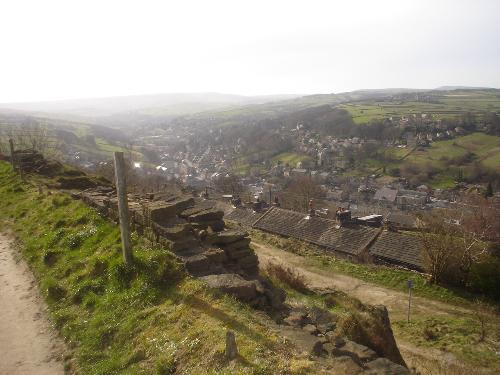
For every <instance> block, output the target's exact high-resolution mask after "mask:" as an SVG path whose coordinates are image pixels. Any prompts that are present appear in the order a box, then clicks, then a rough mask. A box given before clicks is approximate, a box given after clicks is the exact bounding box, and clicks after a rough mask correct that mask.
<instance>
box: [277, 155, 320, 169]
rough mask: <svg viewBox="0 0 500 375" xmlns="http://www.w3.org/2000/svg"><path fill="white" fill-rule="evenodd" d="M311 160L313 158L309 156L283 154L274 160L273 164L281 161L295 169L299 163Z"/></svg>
mask: <svg viewBox="0 0 500 375" xmlns="http://www.w3.org/2000/svg"><path fill="white" fill-rule="evenodd" d="M310 160H311V157H310V156H309V155H304V154H298V153H296V152H283V153H281V154H278V155H276V156H274V157H273V158H272V162H273V164H275V163H277V162H278V161H280V162H282V163H283V164H289V165H291V166H293V167H296V166H297V163H299V162H304V161H310Z"/></svg>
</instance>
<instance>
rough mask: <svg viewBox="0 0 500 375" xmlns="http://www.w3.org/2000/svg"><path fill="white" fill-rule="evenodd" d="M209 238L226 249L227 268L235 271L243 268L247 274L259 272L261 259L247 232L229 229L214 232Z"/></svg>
mask: <svg viewBox="0 0 500 375" xmlns="http://www.w3.org/2000/svg"><path fill="white" fill-rule="evenodd" d="M207 240H208V241H209V242H211V243H212V244H215V245H217V246H219V247H221V248H222V249H224V252H225V254H226V257H227V259H228V261H227V264H226V268H228V269H231V270H233V271H238V269H241V271H243V272H244V273H245V274H247V275H257V274H258V272H259V260H258V258H257V255H255V253H254V251H253V250H252V249H251V248H250V238H249V237H248V233H247V232H242V231H239V230H228V231H224V232H220V233H214V234H213V235H211V236H209V237H208V238H207Z"/></svg>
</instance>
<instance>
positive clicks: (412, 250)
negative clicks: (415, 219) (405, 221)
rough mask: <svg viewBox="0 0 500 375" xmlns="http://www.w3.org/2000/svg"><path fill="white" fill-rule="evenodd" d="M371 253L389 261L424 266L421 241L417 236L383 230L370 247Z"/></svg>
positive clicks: (417, 267) (421, 267)
mask: <svg viewBox="0 0 500 375" xmlns="http://www.w3.org/2000/svg"><path fill="white" fill-rule="evenodd" d="M370 254H371V255H373V256H375V257H376V258H379V259H381V260H383V261H387V262H389V263H397V264H400V265H403V266H406V267H409V268H416V269H423V268H424V265H423V259H422V250H421V247H420V242H419V240H418V238H417V237H415V236H410V235H405V234H401V233H395V232H390V231H383V232H382V233H381V234H380V236H379V237H378V238H377V240H376V241H375V243H374V244H373V246H372V247H371V248H370Z"/></svg>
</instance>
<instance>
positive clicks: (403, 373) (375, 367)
mask: <svg viewBox="0 0 500 375" xmlns="http://www.w3.org/2000/svg"><path fill="white" fill-rule="evenodd" d="M366 368H367V370H365V372H364V373H363V374H366V375H409V374H410V371H409V370H408V369H407V368H406V367H403V366H401V365H398V364H396V363H394V362H392V361H390V360H388V359H387V358H377V359H375V360H373V361H371V362H368V363H367V364H366Z"/></svg>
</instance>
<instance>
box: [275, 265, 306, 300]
mask: <svg viewBox="0 0 500 375" xmlns="http://www.w3.org/2000/svg"><path fill="white" fill-rule="evenodd" d="M266 273H267V274H268V275H269V277H271V278H276V279H278V280H279V281H281V282H282V283H284V284H286V285H288V286H289V287H290V288H292V289H295V290H296V291H298V292H301V293H308V292H310V290H309V288H308V287H307V285H306V281H305V278H304V276H302V275H300V274H299V273H298V272H296V271H295V270H293V269H291V268H289V267H286V266H283V265H281V264H278V263H269V264H268V265H267V267H266Z"/></svg>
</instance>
